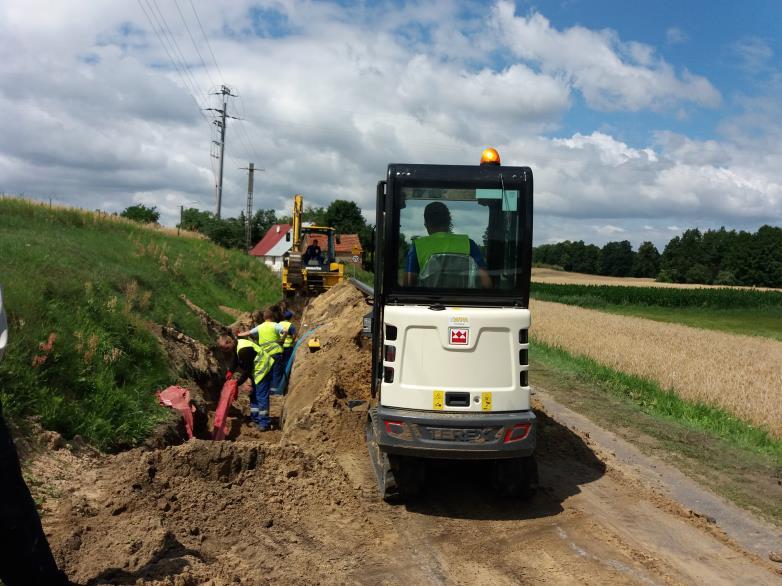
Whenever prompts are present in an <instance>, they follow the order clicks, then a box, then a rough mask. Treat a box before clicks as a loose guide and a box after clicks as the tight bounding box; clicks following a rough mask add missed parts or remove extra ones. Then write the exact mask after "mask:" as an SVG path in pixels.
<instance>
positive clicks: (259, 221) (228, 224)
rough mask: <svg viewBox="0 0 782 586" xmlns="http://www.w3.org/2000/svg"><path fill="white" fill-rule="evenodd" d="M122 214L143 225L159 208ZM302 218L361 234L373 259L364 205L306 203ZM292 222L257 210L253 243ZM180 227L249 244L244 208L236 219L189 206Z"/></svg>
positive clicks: (232, 244)
mask: <svg viewBox="0 0 782 586" xmlns="http://www.w3.org/2000/svg"><path fill="white" fill-rule="evenodd" d="M120 215H121V216H123V217H125V218H128V219H130V220H134V221H136V222H139V223H142V224H147V223H155V222H157V221H158V220H159V219H160V212H159V211H158V210H157V208H156V207H154V206H151V207H150V206H145V205H143V204H139V205H133V206H130V207H128V208H126V209H125V210H124V211H123V212H122V213H121V214H120ZM302 221H303V222H311V223H313V224H317V225H319V226H331V227H332V228H334V229H335V230H336V233H337V234H358V237H359V240H360V241H361V246H362V248H363V249H364V259H365V262H366V261H367V259H369V258H371V256H372V253H373V251H374V237H373V228H374V226H372V225H370V224H367V222H366V220H365V219H364V216H363V215H362V214H361V208H360V207H359V206H358V204H356V203H355V202H353V201H348V200H344V199H337V200H334V201H332V202H331V203H330V204H329V205H328V207H313V206H311V205H309V206H306V207H305V208H304V210H303V212H302ZM291 223H292V218H291V216H290V215H280V216H278V215H277V212H275V211H274V210H271V209H261V210H257V211H256V212H255V213H254V214H253V216H252V218H251V219H250V229H251V236H250V240H251V242H250V245H251V246H254V245H255V244H257V243H258V241H260V240H261V239H262V238H263V237H264V235H265V234H266V232H267V231H268V230H269V228H271V227H272V226H273V225H275V224H291ZM177 227H178V228H182V229H183V230H191V231H193V232H199V233H201V234H203V235H204V236H206V237H207V238H209V239H210V240H211V241H212V242H214V243H215V244H218V245H220V246H223V247H225V248H244V247H245V245H246V242H245V214H244V211H242V212H239V216H238V217H235V218H218V217H217V216H215V214H213V213H212V212H208V211H204V210H199V209H196V208H188V209H185V210H183V211H182V218H181V222H180V223H179V224H177Z"/></svg>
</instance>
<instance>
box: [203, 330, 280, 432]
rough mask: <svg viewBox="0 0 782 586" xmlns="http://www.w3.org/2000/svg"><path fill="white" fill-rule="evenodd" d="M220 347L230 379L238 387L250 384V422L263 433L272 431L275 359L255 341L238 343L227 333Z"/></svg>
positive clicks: (244, 339) (220, 338) (220, 339)
mask: <svg viewBox="0 0 782 586" xmlns="http://www.w3.org/2000/svg"><path fill="white" fill-rule="evenodd" d="M217 346H218V348H220V350H221V351H222V352H223V354H224V355H225V356H226V357H227V358H228V357H230V358H228V360H227V362H228V369H229V370H228V373H229V377H230V378H233V379H234V380H235V381H236V383H237V385H238V386H242V385H243V384H245V382H247V381H249V382H250V387H251V388H250V419H251V420H252V421H253V423H255V424H256V425H257V426H258V429H260V430H261V431H268V430H269V429H270V428H271V418H270V417H269V389H270V388H271V376H272V359H271V357H270V356H269V355H268V354H266V352H264V350H263V348H261V347H260V346H259V345H258V344H257V343H256V342H255V341H254V340H253V339H252V338H242V339H240V340H239V341H238V342H237V340H236V339H234V337H233V336H229V335H228V334H223V335H221V336H220V337H219V338H218V339H217Z"/></svg>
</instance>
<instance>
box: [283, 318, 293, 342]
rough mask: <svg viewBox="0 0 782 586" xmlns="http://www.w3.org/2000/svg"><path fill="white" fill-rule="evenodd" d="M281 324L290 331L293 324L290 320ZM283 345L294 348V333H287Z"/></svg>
mask: <svg viewBox="0 0 782 586" xmlns="http://www.w3.org/2000/svg"><path fill="white" fill-rule="evenodd" d="M280 325H281V326H282V327H284V328H285V329H286V330H288V331H289V332H290V329H291V325H292V324H291V322H289V321H288V320H285V321H281V322H280ZM282 347H283V348H293V336H292V335H290V334H285V338H283V341H282Z"/></svg>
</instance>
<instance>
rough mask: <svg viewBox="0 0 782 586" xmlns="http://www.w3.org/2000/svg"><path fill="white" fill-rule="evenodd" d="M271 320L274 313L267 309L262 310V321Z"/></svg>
mask: <svg viewBox="0 0 782 586" xmlns="http://www.w3.org/2000/svg"><path fill="white" fill-rule="evenodd" d="M273 319H274V312H273V311H272V310H271V309H269V308H266V309H264V310H263V320H264V321H269V320H273Z"/></svg>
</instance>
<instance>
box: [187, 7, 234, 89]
mask: <svg viewBox="0 0 782 586" xmlns="http://www.w3.org/2000/svg"><path fill="white" fill-rule="evenodd" d="M189 2H190V8H192V9H193V14H195V17H196V21H197V22H198V27H199V28H200V29H201V34H202V35H203V36H204V41H206V48H207V49H209V53H210V54H211V55H212V61H213V62H214V64H215V67H216V68H217V73H218V75H219V76H220V82H221V83H222V84H223V85H226V83H225V79H224V78H223V72H222V71H221V70H220V66H219V65H218V64H217V59H216V58H215V53H214V51H212V45H211V43H210V42H209V37H207V36H206V31H205V30H204V25H203V24H201V19H200V18H199V16H198V11H197V10H196V7H195V5H194V4H193V0H189Z"/></svg>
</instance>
